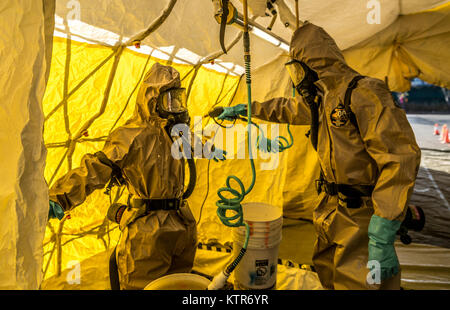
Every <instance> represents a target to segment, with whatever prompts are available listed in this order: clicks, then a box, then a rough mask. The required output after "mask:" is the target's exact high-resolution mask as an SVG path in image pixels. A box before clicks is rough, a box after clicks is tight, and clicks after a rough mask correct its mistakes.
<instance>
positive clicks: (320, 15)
mask: <svg viewBox="0 0 450 310" xmlns="http://www.w3.org/2000/svg"><path fill="white" fill-rule="evenodd" d="M240 1H241V0H233V1H232V2H233V3H234V4H235V6H236V7H237V8H238V10H239V11H241V12H242V5H241V2H240ZM78 2H79V3H80V8H81V14H80V20H81V22H83V23H86V24H89V25H92V26H95V27H98V28H101V29H105V30H107V31H110V32H112V33H115V34H117V35H119V36H122V37H131V36H132V35H134V34H136V33H138V32H140V31H142V30H143V29H145V28H146V27H147V26H148V25H149V24H150V23H151V22H152V21H153V20H154V19H155V18H156V17H157V16H158V15H159V14H160V13H161V11H162V10H163V9H164V8H165V7H166V5H167V3H168V2H169V0H158V1H156V0H153V1H148V0H109V1H104V0H78ZM368 2H369V0H367V1H354V0H315V1H307V0H299V8H300V13H299V15H300V19H301V20H309V21H311V22H313V23H315V24H318V25H320V26H322V27H323V28H325V29H326V30H327V31H328V32H329V33H330V34H331V35H332V36H333V37H334V38H335V39H336V41H337V43H338V45H339V46H340V48H341V49H346V48H349V47H351V46H353V45H355V44H357V43H359V42H361V41H363V40H365V39H367V38H369V37H371V36H373V35H374V34H376V33H377V32H379V31H381V30H383V29H384V28H386V27H388V26H389V25H390V24H392V23H393V22H394V21H395V20H396V18H397V17H398V16H399V15H400V14H410V13H415V12H419V11H423V10H426V9H430V8H433V7H436V6H438V5H441V4H443V3H445V2H448V1H442V0H398V1H393V0H379V3H380V9H381V23H380V24H368V23H367V19H366V17H367V14H368V12H369V11H370V8H367V3H368ZM265 3H266V0H249V5H250V8H251V12H250V13H253V14H255V15H261V14H262V12H263V9H264V5H265ZM277 3H279V6H278V7H277V9H278V11H279V14H278V18H277V21H276V23H275V25H274V27H273V32H274V33H276V34H277V35H278V36H280V37H282V38H284V39H285V40H286V41H287V42H289V41H290V37H291V34H292V29H290V28H286V27H285V26H284V23H283V22H282V21H281V20H283V21H285V20H289V14H290V15H291V18H292V13H291V12H289V11H288V14H286V10H283V7H284V6H286V7H288V8H290V9H291V10H292V12H295V9H294V4H295V0H284V2H283V1H282V0H278V1H277ZM284 3H285V5H283V4H284ZM71 9H72V8H70V7H69V8H68V2H67V1H57V7H56V14H57V15H59V16H61V17H65V16H68V13H69V12H70V11H71ZM280 11H281V12H280ZM282 13H283V14H282ZM270 20H271V17H259V18H258V19H257V22H258V23H259V24H261V25H263V26H267V25H268V24H269V23H270ZM291 21H292V19H291ZM292 24H293V23H292ZM237 33H238V30H237V29H236V28H235V27H228V28H227V34H226V38H225V40H226V42H230V41H231V40H233V38H235V36H236V35H237ZM218 34H219V25H218V24H217V22H216V21H215V20H214V18H213V6H212V3H211V0H178V1H177V3H176V5H175V7H174V10H173V12H172V13H171V15H170V16H169V17H168V18H167V20H166V21H165V23H164V24H163V25H162V26H161V27H160V28H158V30H157V31H156V32H154V33H152V34H151V35H150V36H149V37H148V38H147V39H146V40H145V41H144V42H143V43H144V44H147V45H150V46H152V47H168V46H174V51H175V52H177V51H178V50H179V49H181V48H184V49H187V50H189V51H191V52H193V53H195V54H197V55H199V56H201V57H203V56H206V55H209V54H211V53H213V52H216V51H218V50H220V44H219V38H218ZM85 35H86V36H88V37H89V36H92V35H94V34H93V33H86V34H85ZM252 51H253V55H252V62H253V67H259V66H261V65H263V64H265V63H267V62H268V61H270V60H272V59H274V58H275V57H276V56H278V55H279V54H281V53H286V51H284V50H282V49H280V48H279V47H275V46H274V45H272V44H271V43H268V42H266V41H264V40H262V39H260V38H258V37H255V36H252ZM256 51H257V52H256ZM242 55H243V48H242V44H241V43H238V44H237V45H236V46H235V47H234V48H233V49H232V50H231V51H229V53H228V54H227V55H224V56H223V57H221V59H222V60H224V61H228V62H232V63H235V64H238V65H241V66H242V65H243V56H242Z"/></svg>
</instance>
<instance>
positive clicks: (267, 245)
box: [233, 203, 283, 289]
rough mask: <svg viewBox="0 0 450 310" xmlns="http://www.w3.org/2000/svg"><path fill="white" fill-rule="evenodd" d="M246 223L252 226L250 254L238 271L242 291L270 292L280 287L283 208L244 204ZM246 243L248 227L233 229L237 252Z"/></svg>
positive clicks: (238, 284) (237, 275)
mask: <svg viewBox="0 0 450 310" xmlns="http://www.w3.org/2000/svg"><path fill="white" fill-rule="evenodd" d="M242 209H243V212H244V221H245V222H246V223H248V224H249V226H250V239H249V242H248V246H247V251H246V253H245V255H244V257H243V258H242V260H241V261H240V263H239V265H238V266H237V267H236V269H235V271H234V276H235V282H236V283H235V284H236V287H237V288H240V289H270V288H273V287H274V286H275V284H276V279H277V263H278V249H279V245H280V242H281V238H282V233H281V231H282V226H283V216H282V211H281V209H279V208H277V207H274V206H272V205H269V204H265V203H245V204H242ZM244 242H245V227H239V228H237V229H234V230H233V244H234V245H233V253H234V255H235V256H237V255H238V253H239V252H240V250H241V248H242V246H243V245H244Z"/></svg>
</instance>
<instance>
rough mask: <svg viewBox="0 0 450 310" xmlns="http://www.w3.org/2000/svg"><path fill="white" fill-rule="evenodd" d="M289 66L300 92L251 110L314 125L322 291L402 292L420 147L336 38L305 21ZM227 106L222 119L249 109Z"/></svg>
mask: <svg viewBox="0 0 450 310" xmlns="http://www.w3.org/2000/svg"><path fill="white" fill-rule="evenodd" d="M290 56H291V61H290V62H289V63H287V64H286V69H287V70H288V72H289V74H290V76H291V78H292V82H293V84H294V86H295V88H296V90H297V92H298V93H299V94H300V95H301V96H298V97H297V98H274V99H271V100H268V101H266V102H262V103H260V102H253V103H252V116H254V117H256V118H259V119H262V120H266V121H272V122H279V123H289V124H293V125H311V131H310V139H311V142H312V144H313V146H314V147H315V149H316V151H317V153H318V158H319V164H320V168H321V175H320V179H319V180H317V181H316V187H317V189H318V192H319V197H318V202H317V205H316V207H315V209H314V212H313V219H314V226H315V229H316V232H317V235H318V238H317V240H316V243H315V248H314V254H313V264H314V267H315V269H316V271H317V273H318V275H319V278H320V281H321V283H322V285H323V287H324V288H326V289H399V288H400V267H399V262H398V258H397V255H396V252H395V249H394V240H395V236H396V232H397V231H398V229H399V227H400V224H401V221H402V219H403V218H404V215H405V213H406V209H407V204H408V200H409V197H410V195H411V193H412V191H413V187H414V183H415V179H416V176H417V172H418V168H419V164H420V149H419V147H418V146H417V143H416V141H415V137H414V133H413V131H412V129H411V126H410V124H409V122H408V120H407V118H406V115H405V113H404V111H403V110H401V109H400V108H399V107H397V106H396V105H395V104H394V101H393V100H392V97H391V94H390V91H389V90H388V88H387V87H386V85H385V83H384V82H382V81H380V80H378V79H374V78H369V77H362V76H360V75H359V74H358V73H357V72H356V71H354V70H353V69H351V68H350V67H349V66H348V65H347V64H346V62H345V60H344V57H343V55H342V53H341V51H340V50H339V48H338V47H337V45H336V43H335V42H334V40H333V39H332V38H331V37H330V36H329V35H328V34H327V33H326V32H325V31H324V30H323V29H322V28H320V27H318V26H315V25H314V24H311V23H306V24H304V25H303V26H302V27H300V28H299V29H298V30H296V31H295V33H294V34H293V37H292V41H291V45H290ZM246 113H247V111H246V105H243V104H239V105H236V106H232V107H225V108H223V112H222V114H221V115H220V116H219V119H222V120H223V119H228V120H230V119H233V118H235V117H237V116H239V115H246Z"/></svg>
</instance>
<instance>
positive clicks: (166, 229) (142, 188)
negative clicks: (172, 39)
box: [50, 63, 197, 289]
mask: <svg viewBox="0 0 450 310" xmlns="http://www.w3.org/2000/svg"><path fill="white" fill-rule="evenodd" d="M180 85H181V83H180V76H179V73H178V72H177V71H176V70H175V69H173V68H172V67H166V66H162V65H160V64H158V63H156V64H154V65H153V66H152V68H151V69H150V71H149V72H148V73H147V74H146V76H145V78H144V81H143V83H142V85H141V88H140V90H139V93H138V97H137V103H136V109H135V112H134V114H133V117H132V118H131V119H129V120H128V121H127V122H126V123H125V124H124V125H123V126H122V127H119V128H117V129H116V130H114V131H113V132H112V133H111V135H110V136H109V137H108V139H107V141H106V143H105V146H104V148H103V150H102V152H103V153H104V154H105V155H106V156H107V158H108V159H109V160H111V161H112V162H113V163H115V164H116V165H118V166H119V167H120V168H121V171H122V175H123V177H124V179H125V181H126V185H127V187H128V190H129V192H130V194H132V195H133V198H139V199H174V198H175V199H180V200H182V196H183V191H184V176H185V174H184V160H183V158H181V159H175V158H174V157H173V156H172V154H171V147H172V143H173V142H172V139H171V137H169V135H168V134H167V132H166V130H165V129H164V126H165V125H166V123H167V120H165V119H162V118H160V117H159V115H158V113H157V111H156V106H157V98H158V96H159V94H160V93H162V92H164V91H165V90H168V89H171V88H179V87H180ZM111 172H112V169H111V168H110V167H109V166H108V165H105V164H104V163H102V162H101V161H100V160H99V158H98V156H95V155H91V154H87V155H85V156H84V157H83V159H82V162H81V165H80V167H79V168H76V169H73V170H71V171H70V172H68V173H67V174H66V175H65V176H64V177H62V178H60V179H59V180H58V181H57V182H56V183H55V185H54V186H53V187H52V188H51V189H50V200H52V201H55V202H58V203H59V204H60V205H61V206H62V208H63V209H64V210H65V211H67V210H70V209H72V208H74V207H76V206H78V205H80V204H81V203H83V202H84V201H85V199H86V197H87V196H88V195H89V194H90V193H92V192H93V191H94V190H96V189H102V188H104V187H105V185H106V184H107V183H108V182H109V180H110V176H111ZM132 205H133V203H132ZM135 213H136V210H135V209H134V208H130V207H129V208H128V209H127V210H126V211H125V212H124V214H123V216H122V220H121V222H120V228H121V230H122V235H121V238H120V240H119V243H118V245H117V249H116V260H117V267H118V272H119V279H120V286H121V289H142V288H144V287H145V286H146V285H147V284H148V283H149V282H151V281H152V280H154V279H156V278H159V277H161V276H164V275H166V274H170V273H178V272H190V270H191V268H192V265H193V261H194V256H195V252H196V244H197V234H196V223H195V219H194V217H193V215H192V213H191V211H190V209H189V206H188V204H187V201H183V200H182V203H181V207H180V208H179V210H154V211H150V212H149V213H148V214H147V215H145V216H141V217H139V218H137V219H135V220H134V217H135V216H134V215H135Z"/></svg>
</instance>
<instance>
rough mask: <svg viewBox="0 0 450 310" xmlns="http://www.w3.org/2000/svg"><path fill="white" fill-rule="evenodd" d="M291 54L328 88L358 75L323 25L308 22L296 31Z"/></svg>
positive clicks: (337, 86)
mask: <svg viewBox="0 0 450 310" xmlns="http://www.w3.org/2000/svg"><path fill="white" fill-rule="evenodd" d="M290 56H291V58H292V59H296V60H298V61H301V62H304V63H305V64H306V65H307V66H308V67H309V68H311V69H312V70H314V71H315V72H316V73H317V75H318V76H319V84H325V85H324V86H325V87H326V88H327V89H328V90H330V89H333V88H339V87H340V86H342V85H347V84H348V83H349V82H350V81H351V80H352V78H353V77H354V76H356V75H358V73H357V72H356V71H354V70H353V69H351V68H350V67H349V66H348V65H347V63H346V62H345V59H344V56H343V55H342V52H341V50H340V49H339V48H338V46H337V45H336V42H335V41H334V40H333V38H332V37H331V36H330V35H329V34H328V33H327V32H326V31H325V30H323V29H322V28H321V27H318V26H316V25H314V24H311V23H308V22H307V23H306V24H304V25H303V26H302V27H300V28H298V29H297V30H296V31H295V32H294V34H293V36H292V41H291V45H290Z"/></svg>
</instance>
